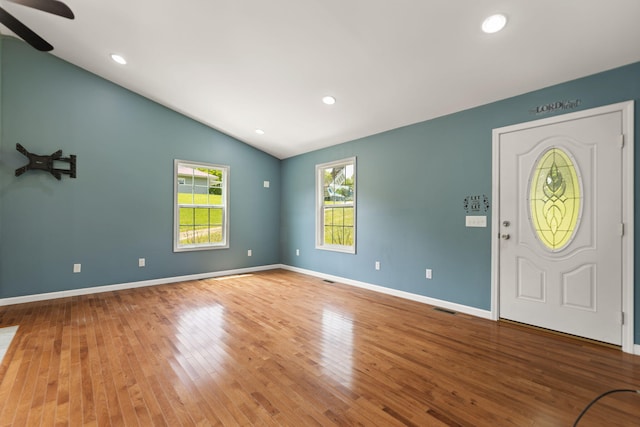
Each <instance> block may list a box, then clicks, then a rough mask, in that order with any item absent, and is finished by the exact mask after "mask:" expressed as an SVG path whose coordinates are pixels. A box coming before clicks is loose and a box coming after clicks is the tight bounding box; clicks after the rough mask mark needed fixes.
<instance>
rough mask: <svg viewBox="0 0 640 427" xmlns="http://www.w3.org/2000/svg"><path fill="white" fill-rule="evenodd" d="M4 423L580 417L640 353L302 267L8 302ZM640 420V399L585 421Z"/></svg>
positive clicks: (630, 369)
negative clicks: (10, 332) (331, 278)
mask: <svg viewBox="0 0 640 427" xmlns="http://www.w3.org/2000/svg"><path fill="white" fill-rule="evenodd" d="M13 325H20V328H19V329H18V332H17V334H16V337H15V339H14V340H13V342H12V344H11V346H10V347H9V349H8V351H7V354H6V357H5V359H4V361H3V363H2V365H1V366H0V381H1V382H0V426H22V425H28V426H38V425H47V426H49V425H55V426H63V425H69V426H80V425H97V426H107V425H113V426H122V425H127V426H134V425H141V426H152V425H157V426H164V425H166V426H180V425H184V426H191V425H219V426H236V425H243V426H253V425H265V426H272V425H284V426H334V425H338V426H351V425H364V426H376V425H379V426H401V425H409V426H530V425H535V426H570V425H572V423H573V421H574V420H575V418H576V417H577V415H578V414H579V413H580V411H581V410H582V408H583V407H584V406H585V405H586V404H587V403H588V402H589V401H590V400H591V399H592V398H594V397H595V396H596V395H598V394H599V393H601V392H604V391H606V390H608V389H613V388H632V389H638V388H640V357H638V356H633V355H629V354H625V353H622V352H621V351H620V350H619V349H611V348H606V347H602V346H598V345H595V344H592V343H588V342H584V341H579V340H575V339H570V338H567V337H562V336H557V335H552V334H547V333H543V332H538V331H531V330H526V329H524V328H521V327H518V326H514V325H507V324H498V323H496V322H491V321H488V320H483V319H478V318H473V317H471V316H467V315H463V314H455V315H452V314H448V313H443V312H440V311H436V310H434V309H433V308H432V307H430V306H427V305H424V304H420V303H416V302H412V301H407V300H403V299H399V298H395V297H391V296H388V295H383V294H378V293H374V292H370V291H366V290H361V289H357V288H353V287H349V286H346V285H341V284H337V283H336V284H329V283H326V282H324V281H322V280H321V279H318V278H314V277H309V276H305V275H301V274H297V273H292V272H287V271H282V270H274V271H267V272H261V273H256V274H250V275H249V274H248V275H242V276H234V277H224V278H217V279H208V280H199V281H193V282H184V283H179V284H172V285H164V286H156V287H149V288H138V289H132V290H126V291H118V292H107V293H102V294H95V295H86V296H80V297H72V298H65V299H59V300H52V301H44V302H38V303H29V304H21V305H14V306H8V307H0V327H5V326H13ZM639 424H640V395H637V394H630V393H627V394H615V395H611V396H607V397H605V398H604V399H603V400H601V401H600V402H598V403H597V404H596V405H594V406H593V408H592V409H591V410H590V411H589V412H588V413H587V414H586V415H585V417H584V418H583V419H582V421H581V422H580V426H581V427H583V426H589V425H591V426H593V425H607V426H616V425H617V426H630V425H639Z"/></svg>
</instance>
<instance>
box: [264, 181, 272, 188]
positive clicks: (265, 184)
mask: <svg viewBox="0 0 640 427" xmlns="http://www.w3.org/2000/svg"><path fill="white" fill-rule="evenodd" d="M262 185H264V188H269V185H271V183H270V182H269V181H265V182H263V183H262Z"/></svg>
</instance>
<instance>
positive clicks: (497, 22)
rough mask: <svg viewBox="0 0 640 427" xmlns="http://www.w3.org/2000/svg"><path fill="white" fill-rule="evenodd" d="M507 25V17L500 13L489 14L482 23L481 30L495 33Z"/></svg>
mask: <svg viewBox="0 0 640 427" xmlns="http://www.w3.org/2000/svg"><path fill="white" fill-rule="evenodd" d="M505 25H507V17H506V16H504V15H502V14H496V15H491V16H490V17H488V18H487V19H485V20H484V22H483V23H482V31H484V32H485V33H487V34H493V33H497V32H498V31H500V30H502V29H503V28H504V26H505Z"/></svg>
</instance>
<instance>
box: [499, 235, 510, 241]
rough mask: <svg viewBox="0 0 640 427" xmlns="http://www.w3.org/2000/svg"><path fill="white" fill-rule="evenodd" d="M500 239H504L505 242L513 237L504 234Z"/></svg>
mask: <svg viewBox="0 0 640 427" xmlns="http://www.w3.org/2000/svg"><path fill="white" fill-rule="evenodd" d="M500 237H502V239H503V240H509V237H511V236H509V235H508V234H503V235H502V236H500Z"/></svg>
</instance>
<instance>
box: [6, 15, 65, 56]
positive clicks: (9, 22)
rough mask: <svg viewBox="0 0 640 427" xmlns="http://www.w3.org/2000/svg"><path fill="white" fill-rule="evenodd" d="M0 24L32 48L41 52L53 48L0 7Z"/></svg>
mask: <svg viewBox="0 0 640 427" xmlns="http://www.w3.org/2000/svg"><path fill="white" fill-rule="evenodd" d="M0 23H2V24H3V25H4V26H5V27H7V28H8V29H10V30H11V31H13V32H14V33H15V34H16V35H17V36H18V37H20V38H21V39H22V40H24V41H26V42H27V43H29V44H30V45H31V46H33V47H34V48H36V49H38V50H41V51H43V52H48V51H50V50H53V46H51V45H50V44H49V43H47V42H46V40H44V39H43V38H42V37H40V36H39V35H37V34H36V33H34V32H33V31H31V30H30V29H29V28H28V27H27V26H26V25H24V24H23V23H22V22H20V21H18V20H17V19H16V18H15V17H14V16H13V15H11V14H10V13H9V12H7V11H6V10H4V9H3V8H1V7H0Z"/></svg>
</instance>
